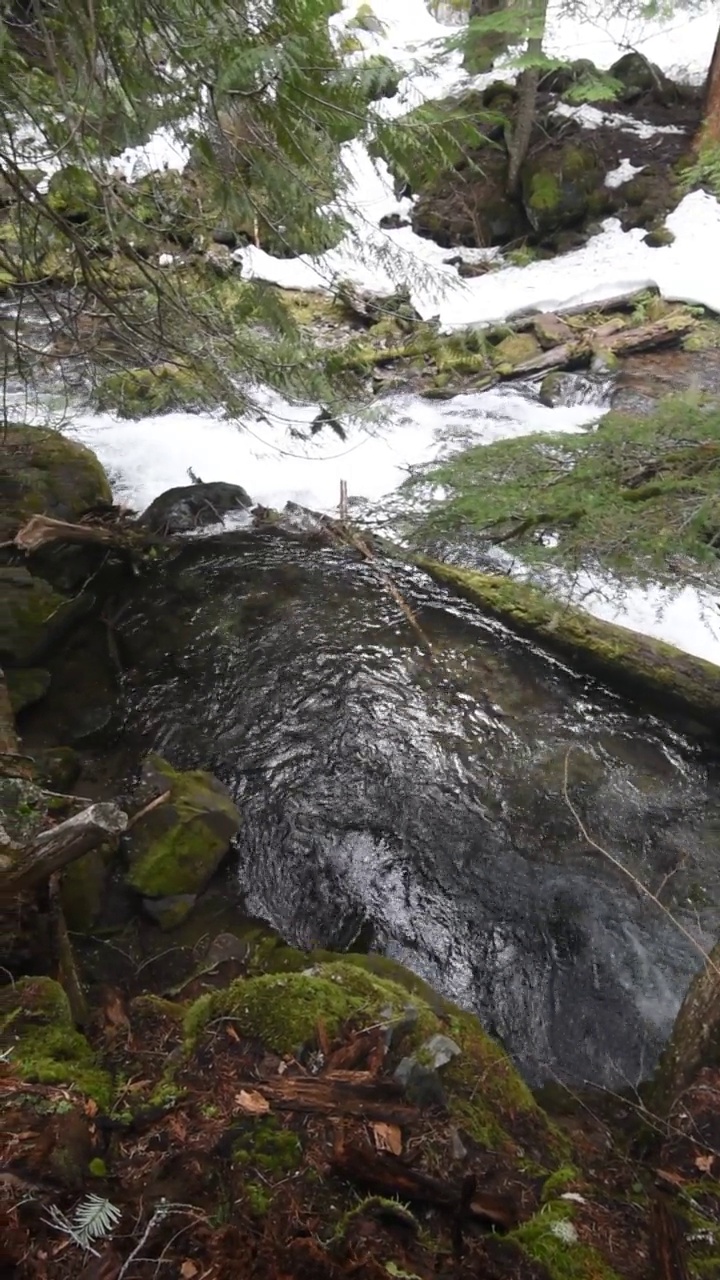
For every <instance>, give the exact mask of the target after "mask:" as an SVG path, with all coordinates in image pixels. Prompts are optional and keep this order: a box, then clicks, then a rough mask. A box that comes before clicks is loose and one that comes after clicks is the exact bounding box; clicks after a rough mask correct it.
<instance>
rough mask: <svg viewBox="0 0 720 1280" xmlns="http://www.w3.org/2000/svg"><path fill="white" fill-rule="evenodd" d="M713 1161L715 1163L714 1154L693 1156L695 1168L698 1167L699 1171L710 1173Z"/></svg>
mask: <svg viewBox="0 0 720 1280" xmlns="http://www.w3.org/2000/svg"><path fill="white" fill-rule="evenodd" d="M714 1163H715V1156H714V1155H707V1156H696V1157H695V1168H696V1169H699V1170H700V1172H701V1173H710V1170H711V1169H712V1167H713V1164H714Z"/></svg>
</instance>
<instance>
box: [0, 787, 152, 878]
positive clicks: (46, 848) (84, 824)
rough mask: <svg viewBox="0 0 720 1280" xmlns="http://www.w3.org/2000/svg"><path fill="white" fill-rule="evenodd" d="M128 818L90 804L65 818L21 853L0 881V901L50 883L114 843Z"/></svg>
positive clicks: (116, 810) (110, 807)
mask: <svg viewBox="0 0 720 1280" xmlns="http://www.w3.org/2000/svg"><path fill="white" fill-rule="evenodd" d="M127 825H128V819H127V814H126V813H124V812H123V810H122V809H120V808H119V806H118V805H116V804H113V803H104V804H93V805H90V807H89V808H88V809H84V810H83V811H82V813H76V814H74V815H73V817H72V818H67V819H66V821H65V822H61V823H60V824H59V825H58V826H57V827H53V829H52V830H51V831H43V832H42V833H41V835H39V836H37V837H36V839H35V840H34V841H33V842H32V844H30V845H28V846H27V848H25V849H22V850H21V851H20V853H19V854H18V855H17V856H16V858H15V860H14V865H13V866H12V868H11V869H10V870H9V871H7V872H6V873H5V875H4V876H3V877H2V879H0V897H2V898H6V897H13V896H15V895H16V894H18V893H20V892H22V890H24V889H30V888H32V887H34V886H35V885H37V884H39V883H40V882H41V881H43V880H47V879H49V877H50V876H51V875H52V873H53V872H54V871H59V870H60V868H61V867H65V866H67V864H68V863H69V862H74V861H75V859H76V858H81V857H82V855H83V854H84V853H89V852H90V850H91V849H95V848H97V846H98V845H99V844H102V842H103V840H108V839H113V838H114V837H115V836H119V835H121V834H122V832H123V831H125V830H126V829H127Z"/></svg>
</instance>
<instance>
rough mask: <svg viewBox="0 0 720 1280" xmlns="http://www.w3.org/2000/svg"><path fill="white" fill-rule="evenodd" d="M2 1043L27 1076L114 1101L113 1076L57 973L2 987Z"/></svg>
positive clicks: (13, 1064)
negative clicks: (77, 1024) (80, 1026)
mask: <svg viewBox="0 0 720 1280" xmlns="http://www.w3.org/2000/svg"><path fill="white" fill-rule="evenodd" d="M0 1045H1V1046H2V1049H3V1050H4V1051H7V1053H8V1060H9V1063H10V1066H11V1069H14V1070H16V1071H17V1072H18V1074H19V1075H20V1076H21V1077H22V1079H24V1080H28V1081H37V1082H39V1083H41V1084H62V1085H68V1086H69V1087H71V1088H73V1089H77V1090H78V1092H80V1093H84V1094H87V1096H88V1097H90V1098H93V1099H94V1100H95V1101H96V1102H97V1103H99V1104H100V1106H102V1107H107V1106H108V1105H109V1102H110V1098H111V1096H112V1082H111V1078H110V1076H109V1074H108V1072H107V1071H104V1070H103V1069H102V1068H101V1067H99V1066H98V1064H97V1059H96V1057H95V1054H94V1053H93V1050H92V1049H91V1047H90V1045H89V1044H88V1042H87V1040H86V1039H85V1037H84V1036H83V1035H81V1034H80V1032H79V1031H76V1030H75V1028H74V1026H73V1023H72V1017H71V1013H70V1005H69V1003H68V999H67V996H66V995H65V992H64V991H63V989H62V987H61V986H60V984H59V983H58V982H54V981H53V979H52V978H21V979H20V981H19V982H16V983H15V984H14V985H12V986H7V987H3V988H2V990H0Z"/></svg>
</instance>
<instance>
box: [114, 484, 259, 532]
mask: <svg viewBox="0 0 720 1280" xmlns="http://www.w3.org/2000/svg"><path fill="white" fill-rule="evenodd" d="M252 505H253V502H252V498H251V497H250V494H249V493H247V491H246V490H245V489H243V487H242V485H239V484H228V483H227V481H225V480H216V481H214V482H212V483H209V484H204V483H202V482H200V483H198V484H184V485H178V486H177V488H175V489H167V490H166V491H165V493H161V494H160V496H159V497H158V498H156V499H155V501H154V502H151V503H150V506H149V507H148V508H147V509H146V510H145V511H143V513H142V515H141V516H140V519H139V521H138V523H139V524H141V525H143V526H144V527H145V528H147V529H152V531H153V533H163V534H167V533H191V532H192V530H193V529H200V528H202V527H203V526H205V525H210V524H219V523H220V521H221V520H222V519H223V517H224V516H226V515H227V514H228V512H229V511H243V510H245V511H247V510H248V509H249V508H250V507H251V506H252Z"/></svg>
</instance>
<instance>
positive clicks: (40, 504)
mask: <svg viewBox="0 0 720 1280" xmlns="http://www.w3.org/2000/svg"><path fill="white" fill-rule="evenodd" d="M111 501H112V493H111V490H110V484H109V482H108V478H107V476H106V475H105V472H104V471H103V468H102V466H101V464H100V463H99V461H98V459H97V458H96V457H95V454H94V453H93V452H92V451H91V450H90V449H86V448H85V446H84V445H82V444H78V443H77V441H75V440H68V438H67V437H66V436H64V435H61V434H60V432H59V431H52V430H50V429H48V428H45V427H26V426H8V427H7V428H6V430H5V432H4V435H3V444H2V448H0V540H2V541H5V540H7V539H8V538H11V537H12V536H13V534H14V533H16V531H17V528H18V526H19V525H20V524H21V523H22V522H23V521H24V520H27V519H28V517H29V516H32V515H37V514H41V515H48V516H52V517H53V518H54V519H56V520H70V521H73V520H78V519H79V518H80V516H82V515H84V513H85V512H86V511H89V510H90V509H91V508H92V507H95V506H97V505H98V504H101V503H107V502H111Z"/></svg>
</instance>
